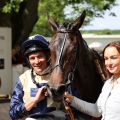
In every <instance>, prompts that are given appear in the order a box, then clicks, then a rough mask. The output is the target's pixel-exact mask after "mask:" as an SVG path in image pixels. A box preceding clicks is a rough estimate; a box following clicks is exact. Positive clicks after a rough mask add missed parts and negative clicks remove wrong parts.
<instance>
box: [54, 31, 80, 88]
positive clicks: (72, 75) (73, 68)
mask: <svg viewBox="0 0 120 120" xmlns="http://www.w3.org/2000/svg"><path fill="white" fill-rule="evenodd" d="M72 32H73V31H72V30H66V29H59V30H57V33H63V34H64V39H63V43H62V47H61V49H60V54H59V58H58V60H57V62H56V64H55V66H54V67H53V68H52V71H53V70H54V69H55V68H56V67H62V65H61V60H62V56H63V51H64V47H65V43H66V40H67V33H72ZM76 47H77V49H76V52H75V58H74V62H73V65H71V68H70V72H69V73H68V75H67V76H66V78H65V79H67V80H66V81H67V82H66V83H65V86H66V87H67V86H68V85H70V84H71V83H72V81H73V79H74V72H75V70H76V67H77V57H78V54H79V43H78V44H77V46H76Z"/></svg>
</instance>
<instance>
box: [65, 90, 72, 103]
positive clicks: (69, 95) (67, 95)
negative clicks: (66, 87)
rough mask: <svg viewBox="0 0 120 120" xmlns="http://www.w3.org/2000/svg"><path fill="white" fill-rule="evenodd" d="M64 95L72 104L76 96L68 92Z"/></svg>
mask: <svg viewBox="0 0 120 120" xmlns="http://www.w3.org/2000/svg"><path fill="white" fill-rule="evenodd" d="M64 97H65V101H66V102H67V103H68V104H70V103H71V102H72V100H73V98H74V96H72V95H71V94H69V93H68V92H65V94H64Z"/></svg>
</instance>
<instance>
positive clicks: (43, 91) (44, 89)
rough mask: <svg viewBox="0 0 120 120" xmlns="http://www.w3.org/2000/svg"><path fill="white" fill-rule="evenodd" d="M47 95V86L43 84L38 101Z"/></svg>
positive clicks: (38, 92)
mask: <svg viewBox="0 0 120 120" xmlns="http://www.w3.org/2000/svg"><path fill="white" fill-rule="evenodd" d="M46 96H47V88H46V86H42V87H41V88H39V89H38V91H37V94H36V96H35V99H36V101H37V102H40V101H41V100H43V99H44V98H45V97H46Z"/></svg>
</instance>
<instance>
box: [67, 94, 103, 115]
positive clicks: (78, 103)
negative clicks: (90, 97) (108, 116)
mask: <svg viewBox="0 0 120 120" xmlns="http://www.w3.org/2000/svg"><path fill="white" fill-rule="evenodd" d="M65 97H66V100H67V101H68V102H70V105H71V106H72V107H74V108H75V109H77V110H79V111H81V112H83V113H85V114H88V115H90V116H93V117H100V116H101V113H100V112H99V111H98V107H97V104H96V103H95V104H94V103H89V102H86V101H83V100H81V99H79V98H77V97H75V96H72V95H70V94H68V93H65Z"/></svg>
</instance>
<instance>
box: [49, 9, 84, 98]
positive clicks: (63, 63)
mask: <svg viewBox="0 0 120 120" xmlns="http://www.w3.org/2000/svg"><path fill="white" fill-rule="evenodd" d="M84 19H85V11H84V12H83V13H82V14H81V16H79V17H78V18H77V19H76V20H75V21H74V22H72V23H64V24H63V25H60V24H58V23H57V22H55V21H54V19H53V18H52V17H50V16H49V18H48V22H49V24H50V25H51V27H52V29H53V31H54V34H53V37H52V40H51V41H50V46H49V47H50V52H51V64H52V73H51V77H50V81H49V83H48V84H49V88H50V90H51V93H52V96H53V99H54V100H61V98H62V96H63V93H64V92H65V90H66V87H67V86H68V85H69V84H70V83H71V81H72V80H73V78H74V71H75V69H76V66H77V60H76V58H77V54H78V52H79V50H78V47H79V42H78V41H80V39H81V40H83V39H82V36H81V34H80V32H79V28H80V27H81V25H82V24H83V21H84Z"/></svg>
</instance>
